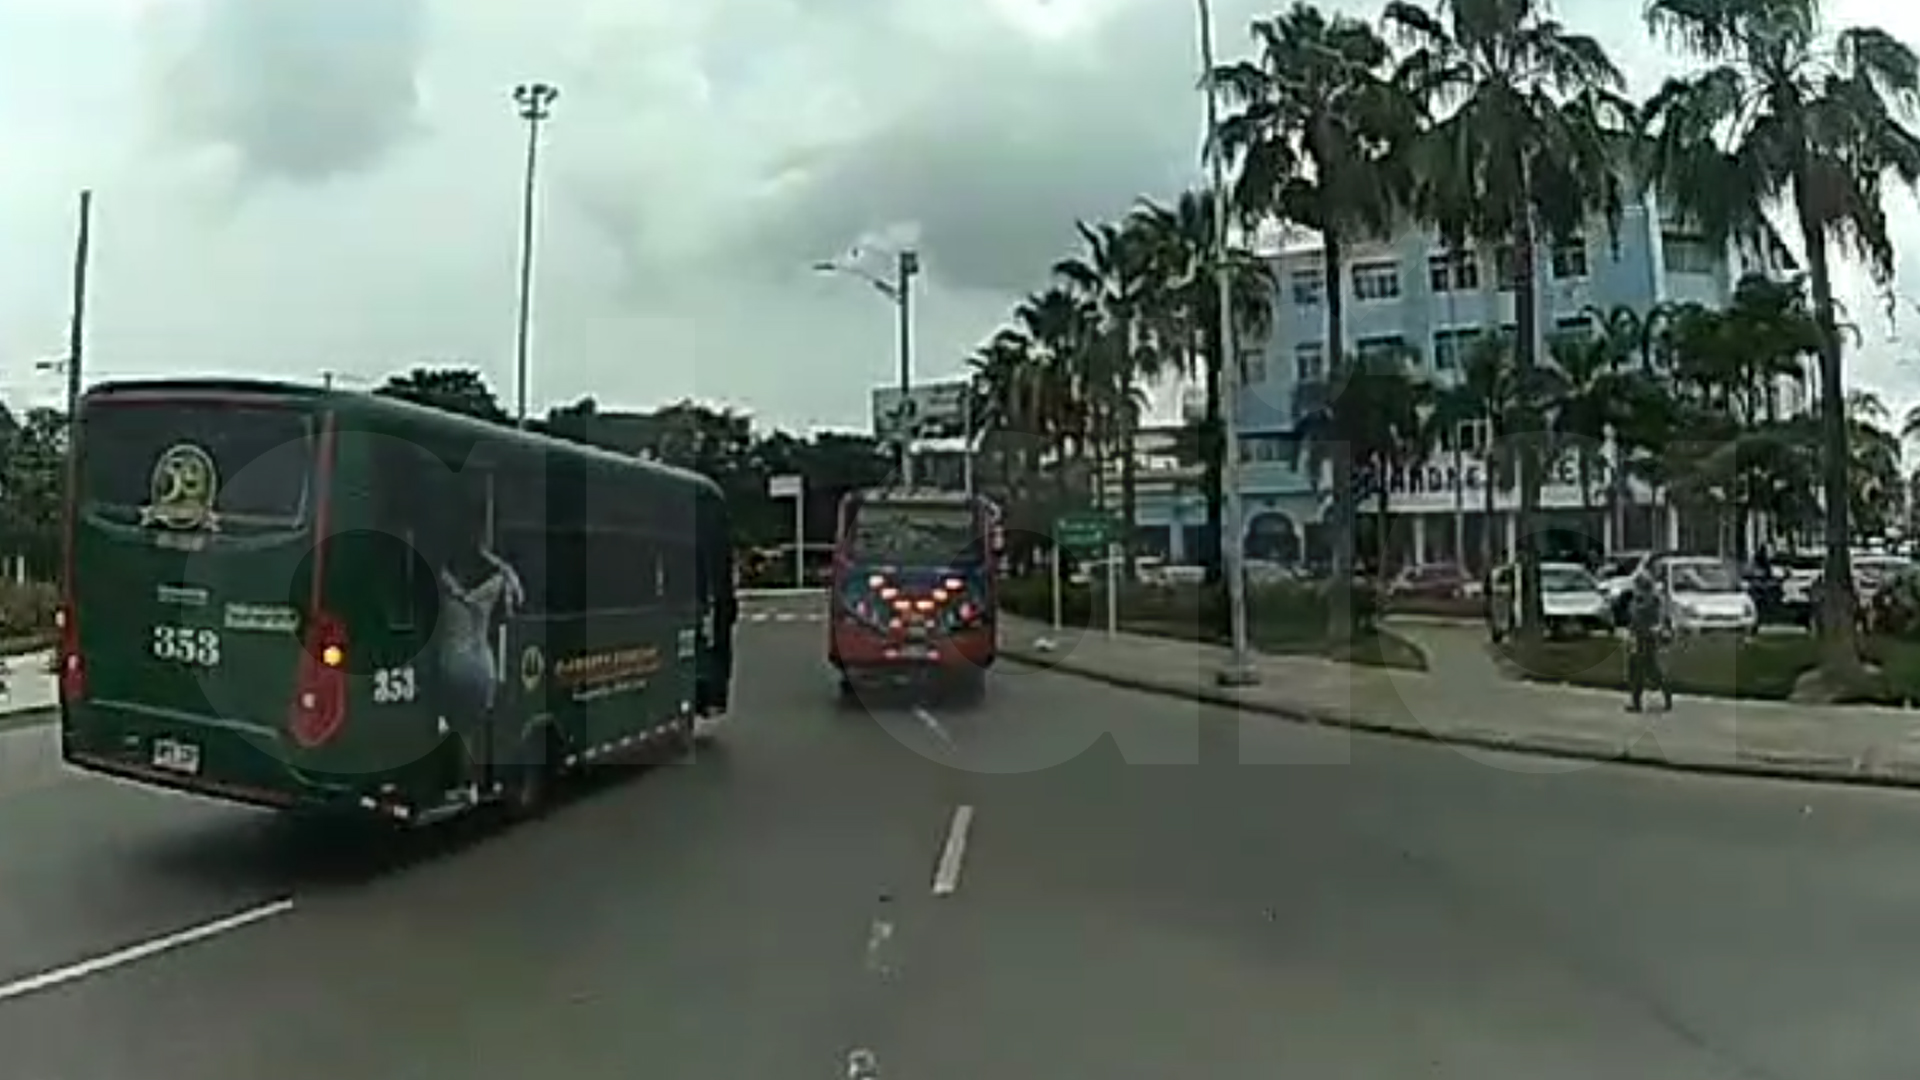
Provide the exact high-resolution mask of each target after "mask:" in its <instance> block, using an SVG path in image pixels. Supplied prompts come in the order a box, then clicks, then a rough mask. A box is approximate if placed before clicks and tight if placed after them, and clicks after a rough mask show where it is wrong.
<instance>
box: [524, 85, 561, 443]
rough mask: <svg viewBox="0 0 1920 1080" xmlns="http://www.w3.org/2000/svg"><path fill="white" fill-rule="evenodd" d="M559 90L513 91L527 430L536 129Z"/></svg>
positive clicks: (550, 87)
mask: <svg viewBox="0 0 1920 1080" xmlns="http://www.w3.org/2000/svg"><path fill="white" fill-rule="evenodd" d="M559 96H560V88H559V87H557V86H554V85H552V84H551V83H542V82H533V83H521V84H520V85H519V86H516V87H514V88H513V100H514V102H515V104H517V105H519V107H520V119H522V120H525V121H526V122H527V175H526V184H525V188H524V190H523V192H522V196H521V198H522V202H521V207H520V310H519V313H518V318H519V326H518V333H517V334H516V335H515V341H514V360H515V363H514V381H515V389H514V398H515V402H516V407H515V417H516V420H517V421H518V423H519V425H520V426H521V427H523V428H524V427H526V426H527V386H528V368H527V358H528V352H527V348H528V343H529V342H528V338H529V334H530V331H531V327H532V319H533V216H534V215H533V209H534V190H535V186H534V185H535V178H536V176H537V175H538V170H539V165H540V125H541V124H542V123H543V122H545V121H546V120H547V119H548V118H549V117H551V116H552V115H553V103H554V101H555V100H556V99H557V98H559Z"/></svg>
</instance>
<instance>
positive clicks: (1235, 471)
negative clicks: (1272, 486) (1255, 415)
mask: <svg viewBox="0 0 1920 1080" xmlns="http://www.w3.org/2000/svg"><path fill="white" fill-rule="evenodd" d="M1198 4H1199V8H1200V67H1201V77H1202V78H1203V79H1205V80H1206V81H1205V84H1204V85H1205V86H1206V88H1207V148H1206V157H1207V159H1208V162H1209V164H1210V165H1211V166H1212V175H1211V177H1210V179H1211V181H1212V183H1213V281H1214V289H1215V293H1216V298H1215V299H1216V305H1217V306H1218V307H1219V309H1220V323H1219V326H1218V328H1217V331H1216V336H1217V337H1218V338H1219V347H1220V416H1221V426H1222V427H1223V428H1224V429H1225V431H1224V433H1223V434H1224V438H1223V439H1222V440H1221V441H1222V442H1224V443H1225V444H1226V445H1225V447H1224V448H1223V449H1222V451H1221V459H1220V481H1221V486H1222V487H1223V488H1225V489H1226V491H1225V493H1224V494H1225V496H1226V499H1225V501H1226V508H1225V509H1226V513H1225V514H1224V515H1223V516H1224V517H1225V518H1226V520H1225V521H1224V522H1222V523H1221V531H1222V532H1224V533H1226V535H1225V536H1223V537H1221V538H1220V539H1221V554H1222V556H1224V557H1223V558H1222V559H1221V562H1222V563H1223V564H1224V566H1223V569H1224V570H1225V572H1226V577H1227V605H1228V608H1229V610H1230V612H1231V620H1232V624H1233V655H1232V657H1231V658H1230V659H1229V660H1228V662H1227V666H1226V667H1224V668H1222V669H1221V670H1220V671H1219V672H1218V673H1217V676H1216V681H1217V682H1219V684H1220V685H1222V686H1253V685H1255V684H1257V683H1258V682H1259V681H1260V672H1259V670H1258V669H1257V668H1255V667H1254V666H1253V661H1252V657H1251V655H1250V653H1249V651H1248V647H1247V560H1246V539H1247V538H1246V501H1245V499H1244V498H1243V497H1242V495H1241V492H1240V416H1239V413H1240V355H1239V349H1238V347H1237V345H1236V343H1235V341H1234V324H1233V267H1232V264H1231V262H1230V261H1229V257H1228V256H1229V254H1230V249H1229V246H1228V243H1227V224H1228V219H1229V217H1230V216H1231V210H1232V203H1231V200H1230V197H1229V193H1228V191H1227V162H1226V155H1225V154H1224V153H1223V152H1222V150H1221V148H1220V87H1219V85H1218V81H1217V80H1216V79H1215V78H1214V77H1213V71H1214V59H1213V10H1212V8H1211V7H1210V6H1209V4H1208V2H1207V0H1198ZM1334 348H1335V351H1336V353H1337V352H1338V349H1339V345H1338V343H1335V346H1334Z"/></svg>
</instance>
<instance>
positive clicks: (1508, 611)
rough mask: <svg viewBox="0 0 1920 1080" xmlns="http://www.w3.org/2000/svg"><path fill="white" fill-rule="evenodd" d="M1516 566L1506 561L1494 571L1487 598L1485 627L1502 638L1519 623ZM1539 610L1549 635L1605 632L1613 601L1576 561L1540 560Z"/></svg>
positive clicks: (1497, 637)
mask: <svg viewBox="0 0 1920 1080" xmlns="http://www.w3.org/2000/svg"><path fill="white" fill-rule="evenodd" d="M1519 581H1520V574H1519V567H1517V566H1515V565H1513V564H1511V563H1509V564H1508V565H1506V566H1502V567H1500V568H1498V569H1496V570H1495V571H1494V572H1493V582H1492V584H1493V591H1492V593H1491V595H1490V596H1489V597H1488V602H1487V628H1488V630H1489V632H1490V633H1491V634H1492V635H1493V640H1495V641H1501V640H1504V639H1505V638H1506V636H1507V635H1508V634H1510V633H1512V632H1513V630H1514V628H1515V627H1517V626H1519V625H1520V588H1519ZM1540 610H1541V614H1542V615H1543V616H1545V618H1546V630H1547V635H1548V636H1549V637H1570V636H1573V635H1575V634H1591V633H1607V632H1610V631H1611V630H1612V629H1613V605H1612V604H1611V603H1610V602H1609V601H1608V600H1607V597H1606V594H1605V593H1603V592H1602V591H1601V589H1600V582H1599V581H1598V580H1597V579H1595V578H1594V576H1593V575H1592V574H1590V573H1588V572H1587V568H1586V567H1584V566H1581V565H1580V564H1578V563H1541V564H1540Z"/></svg>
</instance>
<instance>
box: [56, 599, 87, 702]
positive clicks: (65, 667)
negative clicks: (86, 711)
mask: <svg viewBox="0 0 1920 1080" xmlns="http://www.w3.org/2000/svg"><path fill="white" fill-rule="evenodd" d="M55 617H56V619H57V620H58V623H59V627H60V700H62V701H80V700H83V699H84V698H85V697H86V696H87V664H86V661H85V660H83V659H82V658H81V656H80V621H79V620H78V619H76V618H74V614H73V603H72V601H71V600H69V601H68V602H67V603H66V604H65V605H64V606H62V607H61V608H60V610H59V612H58V613H57V614H56V616H55Z"/></svg>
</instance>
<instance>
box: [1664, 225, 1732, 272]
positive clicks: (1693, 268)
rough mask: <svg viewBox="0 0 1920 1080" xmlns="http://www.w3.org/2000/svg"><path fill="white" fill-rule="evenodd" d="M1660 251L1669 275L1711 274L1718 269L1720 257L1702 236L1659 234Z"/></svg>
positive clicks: (1675, 233) (1671, 233)
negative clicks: (1664, 257) (1664, 258)
mask: <svg viewBox="0 0 1920 1080" xmlns="http://www.w3.org/2000/svg"><path fill="white" fill-rule="evenodd" d="M1660 249H1661V251H1662V253H1663V254H1665V256H1666V262H1667V273H1669V274H1711V273H1714V272H1715V271H1716V270H1718V269H1719V267H1720V262H1721V257H1720V255H1719V254H1718V253H1716V252H1715V251H1714V249H1713V245H1712V244H1709V243H1707V239H1706V237H1704V236H1695V235H1692V234H1690V233H1677V232H1667V233H1661V234H1660Z"/></svg>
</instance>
